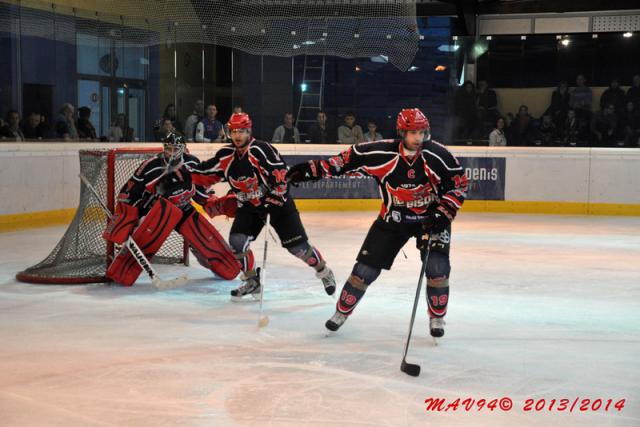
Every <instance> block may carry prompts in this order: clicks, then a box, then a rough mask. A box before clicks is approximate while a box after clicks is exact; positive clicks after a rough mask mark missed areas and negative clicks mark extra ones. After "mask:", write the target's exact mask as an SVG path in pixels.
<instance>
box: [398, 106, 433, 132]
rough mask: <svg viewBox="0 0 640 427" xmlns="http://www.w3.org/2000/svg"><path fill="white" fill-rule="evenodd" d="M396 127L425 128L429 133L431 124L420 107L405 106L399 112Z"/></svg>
mask: <svg viewBox="0 0 640 427" xmlns="http://www.w3.org/2000/svg"><path fill="white" fill-rule="evenodd" d="M396 129H397V130H399V131H407V130H424V131H425V132H426V133H429V131H430V130H431V126H430V125H429V120H427V117H426V116H425V115H424V114H423V113H422V111H420V109H418V108H405V109H403V110H402V111H400V112H399V113H398V119H397V120H396Z"/></svg>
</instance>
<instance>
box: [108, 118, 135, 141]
mask: <svg viewBox="0 0 640 427" xmlns="http://www.w3.org/2000/svg"><path fill="white" fill-rule="evenodd" d="M107 138H108V139H109V141H113V142H131V141H133V128H131V127H129V123H127V117H126V116H125V115H124V114H122V113H120V114H118V116H117V117H116V120H115V122H113V124H112V125H111V127H110V128H109V134H108V135H107Z"/></svg>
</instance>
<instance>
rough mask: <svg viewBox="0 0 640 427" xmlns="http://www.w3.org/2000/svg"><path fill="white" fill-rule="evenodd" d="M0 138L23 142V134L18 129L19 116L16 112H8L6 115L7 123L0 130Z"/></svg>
mask: <svg viewBox="0 0 640 427" xmlns="http://www.w3.org/2000/svg"><path fill="white" fill-rule="evenodd" d="M0 138H2V139H8V140H11V141H17V142H22V141H24V140H25V137H24V133H22V129H20V114H19V113H18V112H17V111H16V110H10V111H9V112H8V113H7V123H6V124H5V125H4V126H3V127H2V129H0Z"/></svg>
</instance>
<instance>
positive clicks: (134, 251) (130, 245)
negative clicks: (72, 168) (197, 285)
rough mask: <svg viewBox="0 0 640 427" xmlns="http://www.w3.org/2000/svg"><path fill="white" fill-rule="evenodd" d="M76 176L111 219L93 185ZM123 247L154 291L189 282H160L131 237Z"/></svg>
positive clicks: (83, 177) (186, 278)
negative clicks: (146, 275) (142, 271)
mask: <svg viewBox="0 0 640 427" xmlns="http://www.w3.org/2000/svg"><path fill="white" fill-rule="evenodd" d="M78 176H79V177H80V180H81V181H82V183H83V184H84V185H85V186H86V187H87V188H88V189H89V190H90V191H91V193H92V194H93V196H94V198H95V199H96V200H97V201H98V203H99V204H100V207H101V208H102V210H103V211H104V213H105V215H107V218H109V219H111V217H112V215H111V211H110V210H109V208H107V205H105V204H104V202H103V201H102V200H100V197H99V196H98V192H97V191H96V189H95V188H94V187H93V185H91V183H90V182H89V180H88V179H87V177H85V176H84V175H83V174H79V175H78ZM123 246H126V247H127V249H129V252H131V255H132V256H133V258H134V259H135V260H136V262H137V263H138V264H139V265H140V267H142V269H143V270H144V271H145V272H146V273H147V274H148V275H149V278H150V279H151V284H152V285H153V286H154V287H155V288H156V289H171V288H177V287H180V286H184V284H185V283H187V281H188V280H189V278H188V277H187V276H186V275H182V276H180V277H176V278H175V279H170V280H162V279H161V278H160V276H158V274H157V273H156V272H155V270H154V269H153V267H151V263H150V262H149V260H148V259H147V257H145V256H144V253H143V252H142V249H140V247H139V246H138V244H137V243H136V242H135V240H133V238H131V236H129V237H128V238H127V240H126V242H125V243H124V245H123Z"/></svg>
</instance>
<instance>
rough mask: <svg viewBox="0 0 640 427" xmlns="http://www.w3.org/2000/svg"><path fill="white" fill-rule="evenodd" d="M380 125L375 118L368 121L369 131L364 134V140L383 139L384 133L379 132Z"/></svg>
mask: <svg viewBox="0 0 640 427" xmlns="http://www.w3.org/2000/svg"><path fill="white" fill-rule="evenodd" d="M377 129H378V125H377V124H376V122H375V120H369V121H368V122H367V133H365V134H364V140H365V141H367V142H371V141H380V140H381V139H382V134H381V133H380V132H377Z"/></svg>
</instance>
